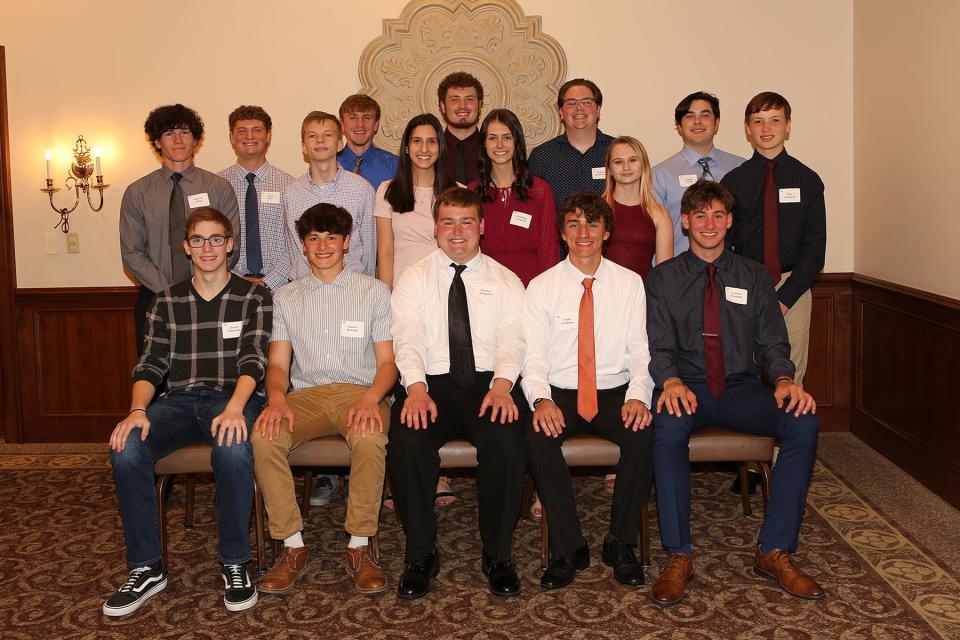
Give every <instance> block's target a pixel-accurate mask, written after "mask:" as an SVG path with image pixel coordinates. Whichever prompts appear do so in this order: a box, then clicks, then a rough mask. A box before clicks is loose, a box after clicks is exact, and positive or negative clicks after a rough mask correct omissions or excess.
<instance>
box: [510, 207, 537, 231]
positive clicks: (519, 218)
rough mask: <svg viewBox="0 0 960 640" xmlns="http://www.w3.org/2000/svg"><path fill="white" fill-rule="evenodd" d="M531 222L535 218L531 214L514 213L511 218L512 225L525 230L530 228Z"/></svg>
mask: <svg viewBox="0 0 960 640" xmlns="http://www.w3.org/2000/svg"><path fill="white" fill-rule="evenodd" d="M531 220H533V216H532V215H530V214H529V213H523V212H522V211H514V212H513V215H512V216H510V224H512V225H514V226H515V227H523V228H524V229H529V228H530V221H531Z"/></svg>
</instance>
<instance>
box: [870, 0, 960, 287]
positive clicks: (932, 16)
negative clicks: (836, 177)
mask: <svg viewBox="0 0 960 640" xmlns="http://www.w3.org/2000/svg"><path fill="white" fill-rule="evenodd" d="M854 6H855V10H854V38H853V41H854V88H855V91H854V96H855V101H856V118H855V119H854V141H855V148H856V151H855V155H854V162H855V165H856V174H855V182H854V187H855V189H854V190H855V193H856V216H855V217H856V228H857V234H856V240H855V242H854V248H855V251H854V253H855V262H856V270H857V272H858V273H861V274H864V275H868V276H873V277H876V278H881V279H883V280H889V281H891V282H896V283H899V284H904V285H907V286H910V287H914V288H916V289H921V290H924V291H930V292H933V293H939V294H941V295H945V296H949V297H951V298H955V299H960V250H958V249H957V243H956V242H955V241H956V240H957V238H958V237H960V207H958V204H957V203H958V198H957V195H956V193H955V192H954V191H953V187H954V186H955V185H956V184H957V182H956V181H957V176H958V170H957V162H956V161H955V160H954V157H953V156H954V154H955V153H956V149H957V143H958V142H960V134H958V133H957V115H956V111H957V107H956V105H957V104H958V102H960V85H958V83H957V73H958V71H957V68H958V67H957V61H958V60H960V39H958V38H957V34H956V28H957V25H960V4H958V3H957V2H955V0H928V1H925V2H912V3H903V2H901V1H899V0H857V2H856V3H855V5H854Z"/></svg>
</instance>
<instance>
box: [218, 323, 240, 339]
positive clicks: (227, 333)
mask: <svg viewBox="0 0 960 640" xmlns="http://www.w3.org/2000/svg"><path fill="white" fill-rule="evenodd" d="M242 329H243V320H237V321H236V322H224V323H223V324H221V325H220V330H221V332H222V333H223V339H224V340H229V339H230V338H239V337H240V331H241V330H242Z"/></svg>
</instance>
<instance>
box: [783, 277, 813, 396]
mask: <svg viewBox="0 0 960 640" xmlns="http://www.w3.org/2000/svg"><path fill="white" fill-rule="evenodd" d="M788 277H790V272H789V271H788V272H787V273H784V274H783V275H782V276H781V277H780V282H779V283H777V289H779V288H780V287H781V286H783V283H784V282H786V280H787V278H788ZM812 310H813V295H812V294H811V293H810V290H809V289H807V290H806V291H804V292H803V295H802V296H800V297H799V298H798V299H797V301H796V302H795V303H794V305H793V306H792V307H790V310H789V311H787V315H785V316H783V320H784V322H786V323H787V337H788V338H789V339H790V359H791V360H792V361H793V364H794V366H796V367H797V373H796V374H795V375H794V380H796V381H797V384H803V376H804V374H806V372H807V355H808V353H809V347H810V313H811V311H812Z"/></svg>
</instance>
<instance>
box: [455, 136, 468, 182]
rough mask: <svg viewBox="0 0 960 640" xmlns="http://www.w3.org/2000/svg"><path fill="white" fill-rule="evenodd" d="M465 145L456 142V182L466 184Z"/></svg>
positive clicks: (462, 142)
mask: <svg viewBox="0 0 960 640" xmlns="http://www.w3.org/2000/svg"><path fill="white" fill-rule="evenodd" d="M466 156H467V143H466V142H464V141H463V140H457V182H459V183H460V184H467V157H466Z"/></svg>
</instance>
